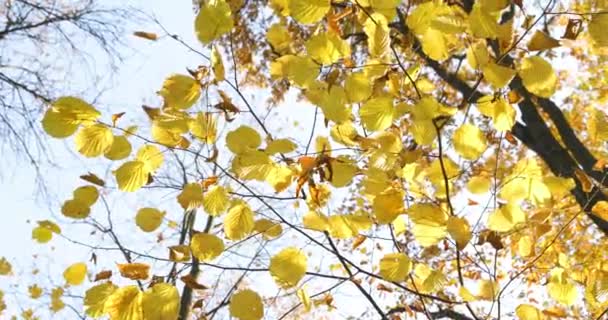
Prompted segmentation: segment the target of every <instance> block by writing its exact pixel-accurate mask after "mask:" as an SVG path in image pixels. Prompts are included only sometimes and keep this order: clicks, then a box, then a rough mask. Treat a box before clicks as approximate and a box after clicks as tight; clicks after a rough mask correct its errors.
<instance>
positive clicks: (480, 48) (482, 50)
mask: <svg viewBox="0 0 608 320" xmlns="http://www.w3.org/2000/svg"><path fill="white" fill-rule="evenodd" d="M467 62H468V63H469V65H470V66H471V68H473V69H481V68H483V67H484V66H485V65H486V64H488V63H489V62H490V53H489V52H488V47H487V44H486V41H485V39H482V40H480V41H476V42H474V43H473V44H471V45H470V46H469V47H468V48H467Z"/></svg>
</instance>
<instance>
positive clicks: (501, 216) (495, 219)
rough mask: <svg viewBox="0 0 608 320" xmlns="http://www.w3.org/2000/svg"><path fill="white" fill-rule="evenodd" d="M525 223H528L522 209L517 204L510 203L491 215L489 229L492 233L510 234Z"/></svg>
mask: <svg viewBox="0 0 608 320" xmlns="http://www.w3.org/2000/svg"><path fill="white" fill-rule="evenodd" d="M524 222H526V214H525V213H524V212H523V211H522V210H521V207H520V206H519V205H518V204H517V203H514V202H509V203H507V204H506V205H504V206H502V207H500V208H498V209H496V210H495V211H494V212H492V213H491V214H490V216H489V217H488V228H489V229H490V230H492V231H497V232H508V231H511V230H512V229H513V228H515V226H517V225H518V224H520V223H524Z"/></svg>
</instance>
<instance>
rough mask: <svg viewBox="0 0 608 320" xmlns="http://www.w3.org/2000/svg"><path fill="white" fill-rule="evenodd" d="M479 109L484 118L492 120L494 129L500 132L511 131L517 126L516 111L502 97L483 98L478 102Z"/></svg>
mask: <svg viewBox="0 0 608 320" xmlns="http://www.w3.org/2000/svg"><path fill="white" fill-rule="evenodd" d="M477 109H478V110H479V112H481V114H483V115H484V116H486V117H490V118H492V123H493V124H494V128H495V129H496V130H498V131H509V130H511V129H512V128H513V125H514V124H515V116H516V112H515V109H514V108H513V106H511V104H509V103H508V102H507V101H506V100H505V99H504V98H502V97H498V98H496V99H494V97H492V96H485V97H482V98H481V99H479V100H477Z"/></svg>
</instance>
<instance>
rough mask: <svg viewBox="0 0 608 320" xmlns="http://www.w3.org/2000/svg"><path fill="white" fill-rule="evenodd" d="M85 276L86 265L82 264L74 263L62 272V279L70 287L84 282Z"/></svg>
mask: <svg viewBox="0 0 608 320" xmlns="http://www.w3.org/2000/svg"><path fill="white" fill-rule="evenodd" d="M86 275H87V264H86V263H84V262H79V263H75V264H73V265H71V266H69V267H67V268H66V269H65V271H63V278H64V279H65V281H66V282H67V283H68V284H70V285H72V286H77V285H79V284H82V283H83V282H84V279H85V277H86Z"/></svg>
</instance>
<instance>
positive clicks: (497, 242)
mask: <svg viewBox="0 0 608 320" xmlns="http://www.w3.org/2000/svg"><path fill="white" fill-rule="evenodd" d="M486 242H487V243H489V244H490V245H492V247H493V248H494V249H495V250H500V249H503V248H504V247H505V246H504V245H503V244H502V240H501V239H500V236H499V235H498V233H497V232H495V231H491V230H483V231H481V233H480V234H479V240H478V241H477V245H482V244H484V243H486Z"/></svg>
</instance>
